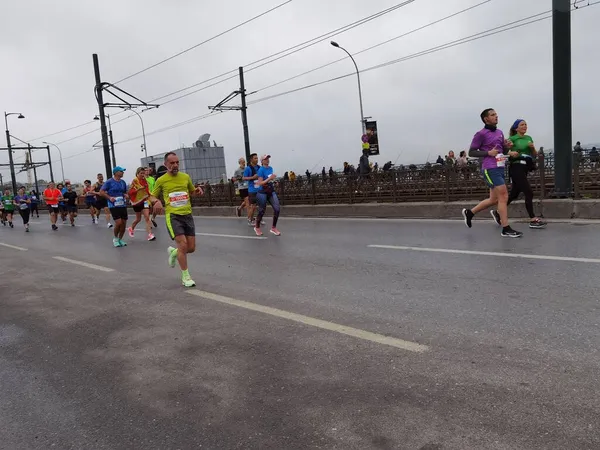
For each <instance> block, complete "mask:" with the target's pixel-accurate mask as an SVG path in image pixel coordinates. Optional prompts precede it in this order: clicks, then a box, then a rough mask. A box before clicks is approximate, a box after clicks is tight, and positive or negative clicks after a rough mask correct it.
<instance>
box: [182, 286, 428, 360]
mask: <svg viewBox="0 0 600 450" xmlns="http://www.w3.org/2000/svg"><path fill="white" fill-rule="evenodd" d="M186 292H187V293H188V294H191V295H195V296H197V297H202V298H204V299H207V300H213V301H215V302H219V303H224V304H227V305H231V306H237V307H239V308H244V309H249V310H251V311H256V312H260V313H263V314H268V315H270V316H275V317H280V318H282V319H287V320H291V321H293V322H299V323H303V324H305V325H310V326H312V327H316V328H321V329H323V330H329V331H334V332H336V333H340V334H345V335H348V336H352V337H355V338H358V339H363V340H365V341H371V342H375V343H377V344H382V345H389V346H391V347H396V348H399V349H402V350H408V351H410V352H416V353H423V352H426V351H427V350H429V347H428V346H427V345H422V344H417V343H416V342H411V341H405V340H402V339H396V338H393V337H390V336H384V335H382V334H377V333H371V332H370V331H364V330H359V329H358V328H352V327H347V326H344V325H339V324H337V323H333V322H327V321H326V320H321V319H315V318H313V317H308V316H303V315H302V314H296V313H293V312H289V311H284V310H282V309H276V308H271V307H269V306H263V305H258V304H256V303H250V302H246V301H243V300H236V299H234V298H229V297H224V296H222V295H218V294H213V293H211V292H205V291H200V290H197V289H194V290H190V291H186Z"/></svg>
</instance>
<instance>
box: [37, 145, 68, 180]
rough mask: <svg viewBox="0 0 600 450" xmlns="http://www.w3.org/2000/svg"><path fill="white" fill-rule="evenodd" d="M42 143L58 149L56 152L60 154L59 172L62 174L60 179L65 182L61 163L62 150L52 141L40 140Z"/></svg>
mask: <svg viewBox="0 0 600 450" xmlns="http://www.w3.org/2000/svg"><path fill="white" fill-rule="evenodd" d="M42 143H43V144H46V145H51V146H52V147H56V149H57V150H58V154H59V155H60V172H61V174H62V181H63V183H64V182H65V166H64V165H63V157H62V152H61V151H60V148H59V146H58V145H56V144H53V143H52V142H46V141H44V142H42Z"/></svg>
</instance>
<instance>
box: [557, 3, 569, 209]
mask: <svg viewBox="0 0 600 450" xmlns="http://www.w3.org/2000/svg"><path fill="white" fill-rule="evenodd" d="M552 59H553V61H552V70H553V77H554V83H553V86H554V88H553V89H554V189H555V195H556V196H557V197H559V198H567V197H570V196H571V193H572V186H573V181H572V180H573V152H572V146H573V114H572V107H573V105H572V99H571V1H570V0H552Z"/></svg>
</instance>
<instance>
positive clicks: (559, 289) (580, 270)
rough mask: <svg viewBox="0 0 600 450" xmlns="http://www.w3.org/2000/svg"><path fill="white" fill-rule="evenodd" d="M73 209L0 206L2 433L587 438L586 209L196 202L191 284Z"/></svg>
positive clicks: (139, 241)
mask: <svg viewBox="0 0 600 450" xmlns="http://www.w3.org/2000/svg"><path fill="white" fill-rule="evenodd" d="M89 222H90V220H89V218H88V217H86V216H82V217H81V218H80V220H79V222H78V225H80V226H77V227H75V228H71V227H68V226H60V229H59V230H58V231H57V232H52V231H51V230H50V229H49V228H50V227H49V223H48V222H47V219H46V218H45V217H42V218H41V219H40V220H39V221H35V222H34V223H33V224H32V232H31V233H29V234H26V233H24V232H23V230H22V229H21V225H20V224H19V219H17V220H16V222H15V223H16V224H17V225H16V228H15V229H12V230H11V229H8V228H4V227H0V244H8V245H9V246H13V247H7V246H5V245H0V448H2V449H47V448H59V449H197V448H202V449H304V448H326V449H330V448H331V449H423V450H425V449H427V450H433V449H444V450H445V449H597V448H600V397H599V396H598V392H599V391H600V354H599V352H598V348H599V347H600V333H599V327H600V302H599V299H600V294H599V292H600V280H599V278H598V271H599V269H600V240H599V239H598V234H599V232H600V225H596V224H587V225H586V224H577V225H573V224H551V225H550V226H549V227H548V229H546V230H527V229H525V227H524V226H523V225H521V224H519V225H515V228H517V229H522V230H524V231H525V237H524V238H523V239H521V240H510V239H502V238H501V237H500V235H499V230H498V229H497V228H496V227H495V226H494V225H493V224H492V223H491V222H488V221H482V222H477V223H475V225H474V228H473V229H472V230H468V229H467V228H465V227H464V225H463V224H462V223H461V222H449V221H440V222H432V221H424V222H419V221H369V220H309V219H287V220H286V219H285V217H284V218H283V219H282V220H281V223H280V227H279V228H280V230H281V231H282V233H283V235H282V236H281V237H279V238H278V237H275V236H272V235H268V236H267V237H266V239H255V238H254V234H253V232H252V230H251V229H250V228H249V227H247V226H246V225H245V224H244V223H243V222H241V221H238V220H235V219H200V218H197V219H196V227H197V229H196V231H197V232H198V233H204V234H203V235H199V236H198V251H197V252H196V253H195V254H194V255H192V256H191V257H190V272H191V274H192V276H193V277H194V279H195V280H196V282H197V287H196V292H197V293H199V294H200V295H201V296H196V295H191V294H190V293H188V292H186V290H185V289H184V288H183V287H182V286H181V285H180V282H179V274H178V271H177V270H176V269H171V268H169V267H168V266H167V264H166V255H167V254H166V250H165V249H166V247H167V246H168V245H169V244H170V240H168V238H167V234H166V230H164V229H163V228H162V225H161V226H160V227H159V230H158V231H157V236H158V239H157V241H155V242H146V241H145V240H144V239H143V236H142V233H140V234H139V236H136V238H135V239H126V240H127V241H128V242H129V245H128V247H127V248H123V249H114V248H112V247H111V244H112V242H111V232H110V231H109V230H107V229H106V228H105V227H104V226H103V225H102V224H101V225H96V226H93V225H91V223H89ZM243 237H248V238H247V239H246V238H243ZM371 246H392V247H401V248H382V247H371ZM14 247H19V248H21V249H27V250H26V251H23V250H20V249H18V248H14ZM405 247H417V248H421V249H423V248H425V249H428V250H429V251H417V250H415V249H406V248H405ZM440 249H443V250H444V251H443V252H440V251H439V250H440ZM465 250H466V251H471V252H479V253H476V254H465V253H460V252H462V251H465ZM455 251H456V252H455ZM503 254H513V256H516V257H506V256H503ZM519 255H521V256H519ZM528 255H534V256H536V255H537V256H541V257H546V258H544V259H531V258H527V257H526V256H528ZM55 257H60V258H65V259H64V260H57V259H55ZM568 258H572V259H571V260H569V259H568ZM74 261H75V262H77V263H84V264H88V266H86V265H80V264H75V263H74ZM89 264H92V265H95V266H99V267H94V266H89ZM108 270H112V271H108ZM207 293H208V294H207ZM213 294H218V295H219V296H222V297H218V298H219V299H225V300H224V301H223V302H221V301H215V299H214V298H212V299H211V298H207V295H208V296H209V297H210V296H211V295H213ZM202 295H204V296H202ZM239 300H242V301H245V302H248V304H249V305H250V307H251V308H255V310H251V309H248V307H247V306H248V304H240V303H236V301H239ZM244 305H245V306H244ZM265 307H270V308H276V309H277V311H282V313H281V314H282V315H283V317H282V316H274V315H273V314H271V313H270V311H271V312H272V310H269V309H267V308H265ZM277 314H279V312H278V313H277ZM293 314H296V315H302V317H308V318H309V319H307V320H305V322H304V323H300V322H299V321H298V320H295V318H296V319H297V317H299V316H294V315H293ZM314 319H319V320H321V321H325V322H323V323H327V324H335V325H343V326H347V327H353V328H354V329H357V330H360V331H359V332H358V336H349V335H347V334H342V333H339V332H337V331H335V329H334V330H331V329H323V327H321V328H319V327H318V326H315V323H313V322H311V321H314ZM302 320H304V319H302ZM335 325H332V327H333V328H335ZM327 326H330V325H327ZM364 332H370V333H376V334H377V335H383V336H388V337H393V338H397V339H398V340H402V341H408V342H409V343H417V344H420V345H422V346H426V349H427V351H424V352H413V351H410V350H405V349H402V348H397V347H393V346H389V345H385V344H382V343H379V342H374V341H373V340H369V339H368V338H365V336H368V334H366V333H364Z"/></svg>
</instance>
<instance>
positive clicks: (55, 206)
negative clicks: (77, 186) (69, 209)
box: [50, 205, 58, 208]
mask: <svg viewBox="0 0 600 450" xmlns="http://www.w3.org/2000/svg"><path fill="white" fill-rule="evenodd" d="M50 206H52V207H53V208H58V205H50Z"/></svg>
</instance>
